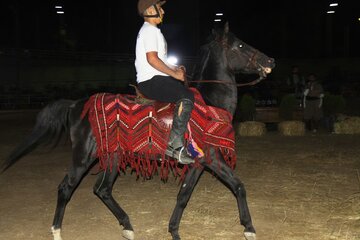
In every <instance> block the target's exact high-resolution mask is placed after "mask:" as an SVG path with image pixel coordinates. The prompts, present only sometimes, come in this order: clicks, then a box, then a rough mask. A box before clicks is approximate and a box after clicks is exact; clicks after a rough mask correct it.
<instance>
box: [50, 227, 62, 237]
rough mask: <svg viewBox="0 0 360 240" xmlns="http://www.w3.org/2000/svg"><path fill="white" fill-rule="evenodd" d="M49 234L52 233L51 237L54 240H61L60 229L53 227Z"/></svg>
mask: <svg viewBox="0 0 360 240" xmlns="http://www.w3.org/2000/svg"><path fill="white" fill-rule="evenodd" d="M51 232H52V235H53V237H54V240H62V238H61V234H60V232H61V229H60V228H58V229H55V228H54V226H52V227H51Z"/></svg>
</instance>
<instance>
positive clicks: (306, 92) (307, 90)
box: [304, 88, 310, 96]
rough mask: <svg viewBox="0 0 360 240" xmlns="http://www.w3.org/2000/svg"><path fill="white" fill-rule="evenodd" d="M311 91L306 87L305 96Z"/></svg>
mask: <svg viewBox="0 0 360 240" xmlns="http://www.w3.org/2000/svg"><path fill="white" fill-rule="evenodd" d="M309 91H310V90H309V89H308V88H307V89H305V90H304V96H306V95H308V94H309Z"/></svg>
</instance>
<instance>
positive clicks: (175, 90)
mask: <svg viewBox="0 0 360 240" xmlns="http://www.w3.org/2000/svg"><path fill="white" fill-rule="evenodd" d="M138 88H139V90H140V92H141V93H142V94H144V95H145V96H146V97H147V98H150V99H153V100H156V101H159V102H169V103H176V102H178V101H179V100H181V99H187V100H190V101H191V102H194V94H193V92H192V91H190V90H189V89H188V88H187V87H185V86H184V84H183V83H182V82H180V81H178V80H176V79H174V78H173V77H170V76H159V75H157V76H154V77H153V78H151V79H150V80H147V81H145V82H141V83H139V84H138Z"/></svg>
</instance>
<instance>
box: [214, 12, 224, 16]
mask: <svg viewBox="0 0 360 240" xmlns="http://www.w3.org/2000/svg"><path fill="white" fill-rule="evenodd" d="M223 15H224V14H223V13H216V14H215V16H223Z"/></svg>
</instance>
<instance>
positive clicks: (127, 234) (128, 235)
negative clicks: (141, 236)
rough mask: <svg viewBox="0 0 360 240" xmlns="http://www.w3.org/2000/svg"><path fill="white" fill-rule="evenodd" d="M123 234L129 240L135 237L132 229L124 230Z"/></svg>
mask: <svg viewBox="0 0 360 240" xmlns="http://www.w3.org/2000/svg"><path fill="white" fill-rule="evenodd" d="M122 235H123V237H124V238H125V239H128V240H134V239H135V234H134V231H132V230H123V233H122Z"/></svg>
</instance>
